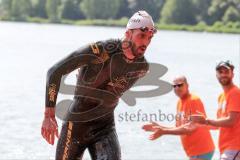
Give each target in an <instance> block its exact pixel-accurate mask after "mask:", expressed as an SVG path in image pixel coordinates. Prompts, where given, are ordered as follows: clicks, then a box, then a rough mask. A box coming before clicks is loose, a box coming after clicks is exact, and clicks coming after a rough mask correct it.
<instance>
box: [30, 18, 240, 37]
mask: <svg viewBox="0 0 240 160" xmlns="http://www.w3.org/2000/svg"><path fill="white" fill-rule="evenodd" d="M26 22H32V23H52V22H50V21H49V20H48V19H42V18H32V17H31V18H27V19H26ZM127 22H128V19H127V18H122V19H118V20H114V19H110V20H105V19H93V20H88V19H87V20H76V21H74V20H66V19H62V20H61V21H58V22H55V23H59V24H69V25H86V26H87V25H92V26H118V27H125V26H126V24H127ZM156 26H157V28H158V29H159V30H183V31H192V32H217V33H234V34H239V33H240V22H228V23H227V24H225V23H223V22H215V23H214V24H213V25H212V26H209V25H206V24H205V23H199V24H197V25H194V26H192V25H178V24H159V23H156Z"/></svg>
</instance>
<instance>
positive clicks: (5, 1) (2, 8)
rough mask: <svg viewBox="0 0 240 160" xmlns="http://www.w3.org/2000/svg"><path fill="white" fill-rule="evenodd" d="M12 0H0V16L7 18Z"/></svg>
mask: <svg viewBox="0 0 240 160" xmlns="http://www.w3.org/2000/svg"><path fill="white" fill-rule="evenodd" d="M11 5H12V0H1V1H0V17H1V18H6V19H8V18H9V17H10V14H11Z"/></svg>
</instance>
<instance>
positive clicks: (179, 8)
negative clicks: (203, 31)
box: [160, 0, 196, 24]
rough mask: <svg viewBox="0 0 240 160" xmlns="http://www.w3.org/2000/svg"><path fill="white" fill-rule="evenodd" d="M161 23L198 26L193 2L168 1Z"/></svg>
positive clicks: (186, 0) (164, 7)
mask: <svg viewBox="0 0 240 160" xmlns="http://www.w3.org/2000/svg"><path fill="white" fill-rule="evenodd" d="M160 22H162V23H166V24H196V20H195V15H194V7H193V4H192V0H167V1H166V3H165V4H164V6H163V9H162V11H161V20H160Z"/></svg>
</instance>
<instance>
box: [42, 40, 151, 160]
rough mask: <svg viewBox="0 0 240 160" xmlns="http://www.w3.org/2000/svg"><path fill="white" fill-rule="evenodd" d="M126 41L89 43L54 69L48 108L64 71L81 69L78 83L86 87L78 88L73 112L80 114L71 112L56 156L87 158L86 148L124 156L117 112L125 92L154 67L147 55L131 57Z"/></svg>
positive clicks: (102, 157)
mask: <svg viewBox="0 0 240 160" xmlns="http://www.w3.org/2000/svg"><path fill="white" fill-rule="evenodd" d="M122 43H123V42H122V41H121V40H119V39H110V40H107V41H99V42H96V43H93V44H90V45H86V46H84V47H82V48H80V49H79V50H77V51H75V52H73V53H72V54H70V55H69V56H67V57H66V58H64V59H63V60H61V61H60V62H58V63H57V64H56V65H54V66H53V67H52V68H50V69H49V71H48V75H47V87H46V106H47V107H55V106H56V100H57V94H58V92H59V87H60V81H61V78H62V76H63V75H66V74H68V73H70V72H72V71H73V70H75V69H77V68H80V67H81V68H80V71H79V75H78V78H77V86H83V87H85V89H84V88H83V87H82V88H81V87H76V89H75V95H74V99H73V101H72V103H71V106H70V111H71V112H72V113H80V114H79V115H77V116H76V115H75V117H74V118H72V117H71V116H72V115H71V113H68V114H67V118H66V119H65V120H64V122H63V126H62V130H61V134H60V139H59V141H58V145H57V151H56V160H64V159H66V160H75V159H81V157H82V156H83V153H84V150H85V149H86V148H87V149H88V150H89V153H90V156H91V157H92V159H94V160H119V159H121V154H120V146H119V143H118V138H117V135H116V130H115V123H114V113H113V111H114V108H115V107H116V105H117V103H118V100H119V98H120V97H121V95H122V94H123V93H124V92H125V91H126V90H128V89H129V88H130V87H131V86H133V84H134V83H135V82H136V81H137V80H138V79H139V78H140V77H142V76H144V75H145V74H146V72H147V71H148V69H149V66H148V63H147V62H146V60H145V58H144V57H142V58H138V59H135V60H133V61H129V60H128V59H127V58H126V57H125V55H124V54H123V51H122ZM86 88H87V89H86ZM88 89H89V90H88ZM94 89H97V90H94ZM99 91H100V92H99ZM101 91H105V92H107V93H108V94H104V93H101ZM99 99H100V100H102V102H103V103H102V102H100V101H99ZM96 106H98V108H97V109H96ZM81 113H83V114H81ZM76 117H77V118H79V119H77V118H76Z"/></svg>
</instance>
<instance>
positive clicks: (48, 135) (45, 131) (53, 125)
mask: <svg viewBox="0 0 240 160" xmlns="http://www.w3.org/2000/svg"><path fill="white" fill-rule="evenodd" d="M41 134H42V136H43V138H44V139H46V141H47V142H48V143H49V144H51V145H53V144H54V139H55V136H56V137H57V138H59V135H58V125H57V121H56V119H55V109H54V108H48V107H46V110H45V116H44V119H43V122H42V128H41Z"/></svg>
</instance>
